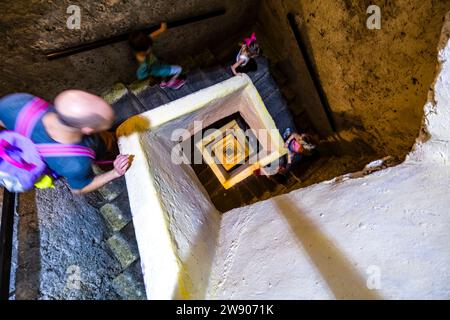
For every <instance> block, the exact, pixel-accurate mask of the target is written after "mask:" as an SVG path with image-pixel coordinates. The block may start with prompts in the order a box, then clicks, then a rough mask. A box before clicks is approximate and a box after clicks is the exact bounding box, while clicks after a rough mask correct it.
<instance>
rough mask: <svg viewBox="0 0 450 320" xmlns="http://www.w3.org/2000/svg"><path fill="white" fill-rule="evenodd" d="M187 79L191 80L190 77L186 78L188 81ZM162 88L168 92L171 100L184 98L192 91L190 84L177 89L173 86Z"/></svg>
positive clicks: (167, 94)
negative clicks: (172, 87)
mask: <svg viewBox="0 0 450 320" xmlns="http://www.w3.org/2000/svg"><path fill="white" fill-rule="evenodd" d="M187 81H189V77H188V78H187V79H186V82H187ZM162 90H163V91H164V93H165V94H166V96H167V97H168V98H169V100H170V101H174V100H177V99H180V98H183V97H185V96H187V95H189V94H191V93H192V91H191V90H190V88H189V86H187V85H186V84H185V85H184V86H182V87H181V88H179V89H177V90H175V89H171V88H164V89H162Z"/></svg>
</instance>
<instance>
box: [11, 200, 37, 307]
mask: <svg viewBox="0 0 450 320" xmlns="http://www.w3.org/2000/svg"><path fill="white" fill-rule="evenodd" d="M18 212H19V224H18V238H19V239H18V243H19V248H18V266H17V272H16V299H17V300H35V299H38V298H39V289H40V288H39V286H40V278H39V275H40V273H41V272H40V271H41V260H40V242H41V241H40V232H39V221H38V215H37V212H38V211H37V207H36V195H35V192H34V191H30V192H27V193H23V194H21V195H20V197H19V210H18Z"/></svg>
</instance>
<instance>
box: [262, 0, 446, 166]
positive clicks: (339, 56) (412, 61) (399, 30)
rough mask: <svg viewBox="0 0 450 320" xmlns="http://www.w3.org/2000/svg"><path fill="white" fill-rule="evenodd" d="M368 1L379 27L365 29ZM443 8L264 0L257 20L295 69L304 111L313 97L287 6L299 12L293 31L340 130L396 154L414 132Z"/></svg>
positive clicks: (416, 1)
mask: <svg viewBox="0 0 450 320" xmlns="http://www.w3.org/2000/svg"><path fill="white" fill-rule="evenodd" d="M371 4H375V5H378V6H380V8H381V17H382V21H381V23H382V26H381V30H368V29H367V28H366V19H367V17H368V16H369V15H368V14H366V9H367V7H368V6H369V5H371ZM449 9H450V2H448V1H446V0H440V1H431V0H427V1H422V0H398V1H382V0H375V1H359V0H338V1H312V0H283V1H277V0H269V1H264V6H263V8H262V10H260V13H259V18H258V19H259V21H260V24H262V28H263V29H262V30H264V32H265V33H264V34H263V35H262V37H267V39H264V40H265V41H266V42H267V43H269V44H272V46H273V47H274V49H275V51H276V52H277V53H279V54H280V55H281V58H282V61H284V60H289V62H290V64H291V65H292V68H293V70H295V71H294V72H293V73H294V75H295V74H297V78H296V79H294V81H295V82H296V83H298V85H297V92H298V93H299V94H300V95H302V94H303V95H306V96H307V97H304V98H303V100H302V101H301V103H302V104H301V105H302V106H304V107H305V109H307V110H308V108H309V109H311V108H312V109H314V108H317V103H316V102H315V101H314V100H313V101H310V100H311V97H308V96H309V95H310V90H309V87H310V85H309V84H308V81H307V79H305V76H304V73H305V68H304V66H303V64H302V62H301V61H300V60H299V58H298V55H299V53H298V49H297V48H296V46H295V44H293V43H292V38H293V37H292V33H291V31H290V29H289V26H288V23H287V19H286V15H287V13H288V12H293V13H295V14H298V16H299V17H300V21H299V22H300V25H299V29H300V31H301V34H302V37H303V39H304V40H305V44H306V46H307V48H308V49H309V50H308V51H309V53H310V56H311V58H312V61H313V63H314V65H315V69H316V70H317V73H318V75H319V77H320V80H321V82H322V86H323V88H324V91H325V93H326V96H327V98H328V100H329V103H330V106H331V109H332V111H333V114H334V119H335V120H336V122H337V125H338V129H339V130H340V134H341V136H342V137H343V138H344V139H345V140H347V141H351V140H352V139H353V138H354V137H355V136H358V137H361V138H363V139H364V140H365V141H366V143H367V144H369V145H371V146H373V147H374V148H375V149H376V151H377V153H378V154H379V155H380V156H385V155H387V154H390V155H393V156H399V157H403V156H404V155H405V154H406V153H407V152H408V151H409V150H410V148H411V146H412V145H413V144H414V139H415V137H416V136H417V134H418V132H419V128H420V124H421V119H422V116H423V108H422V107H423V102H424V101H425V99H426V97H427V92H428V89H429V84H430V83H431V82H432V81H433V78H434V76H435V56H436V43H437V41H438V39H439V34H440V29H441V26H442V19H443V17H444V15H445V13H446V12H447V11H448V10H449ZM310 114H311V112H310ZM320 117H322V116H320ZM315 121H316V122H318V121H320V119H317V120H315Z"/></svg>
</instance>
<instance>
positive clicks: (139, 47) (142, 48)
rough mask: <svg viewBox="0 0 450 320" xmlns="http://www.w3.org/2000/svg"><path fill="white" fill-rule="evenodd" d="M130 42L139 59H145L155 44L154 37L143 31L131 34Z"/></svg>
mask: <svg viewBox="0 0 450 320" xmlns="http://www.w3.org/2000/svg"><path fill="white" fill-rule="evenodd" d="M128 42H129V43H130V47H131V49H133V51H134V54H135V55H136V58H137V60H139V61H143V60H145V56H146V54H147V53H148V52H149V50H150V49H151V48H152V45H153V41H152V39H151V38H150V37H149V36H148V34H146V33H145V32H142V31H137V32H133V33H132V34H131V35H130V38H129V40H128Z"/></svg>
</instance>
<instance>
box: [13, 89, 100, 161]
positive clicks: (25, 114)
mask: <svg viewBox="0 0 450 320" xmlns="http://www.w3.org/2000/svg"><path fill="white" fill-rule="evenodd" d="M48 106H49V103H48V102H47V101H45V100H42V99H41V98H38V97H34V98H33V99H32V100H31V101H30V102H28V103H27V104H26V105H25V107H23V108H22V110H21V111H20V113H19V115H18V116H17V119H16V127H15V130H14V131H15V132H17V133H19V134H21V135H23V136H25V137H28V138H30V137H31V134H32V132H33V129H34V127H35V126H36V123H37V122H38V121H39V119H41V118H42V116H43V115H44V113H45V112H46V111H47V109H48ZM36 147H37V150H38V152H39V154H40V155H41V156H43V157H74V156H78V157H88V158H91V159H94V160H95V152H94V150H92V149H91V148H88V147H84V146H79V145H71V144H58V143H48V144H47V143H42V144H36Z"/></svg>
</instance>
